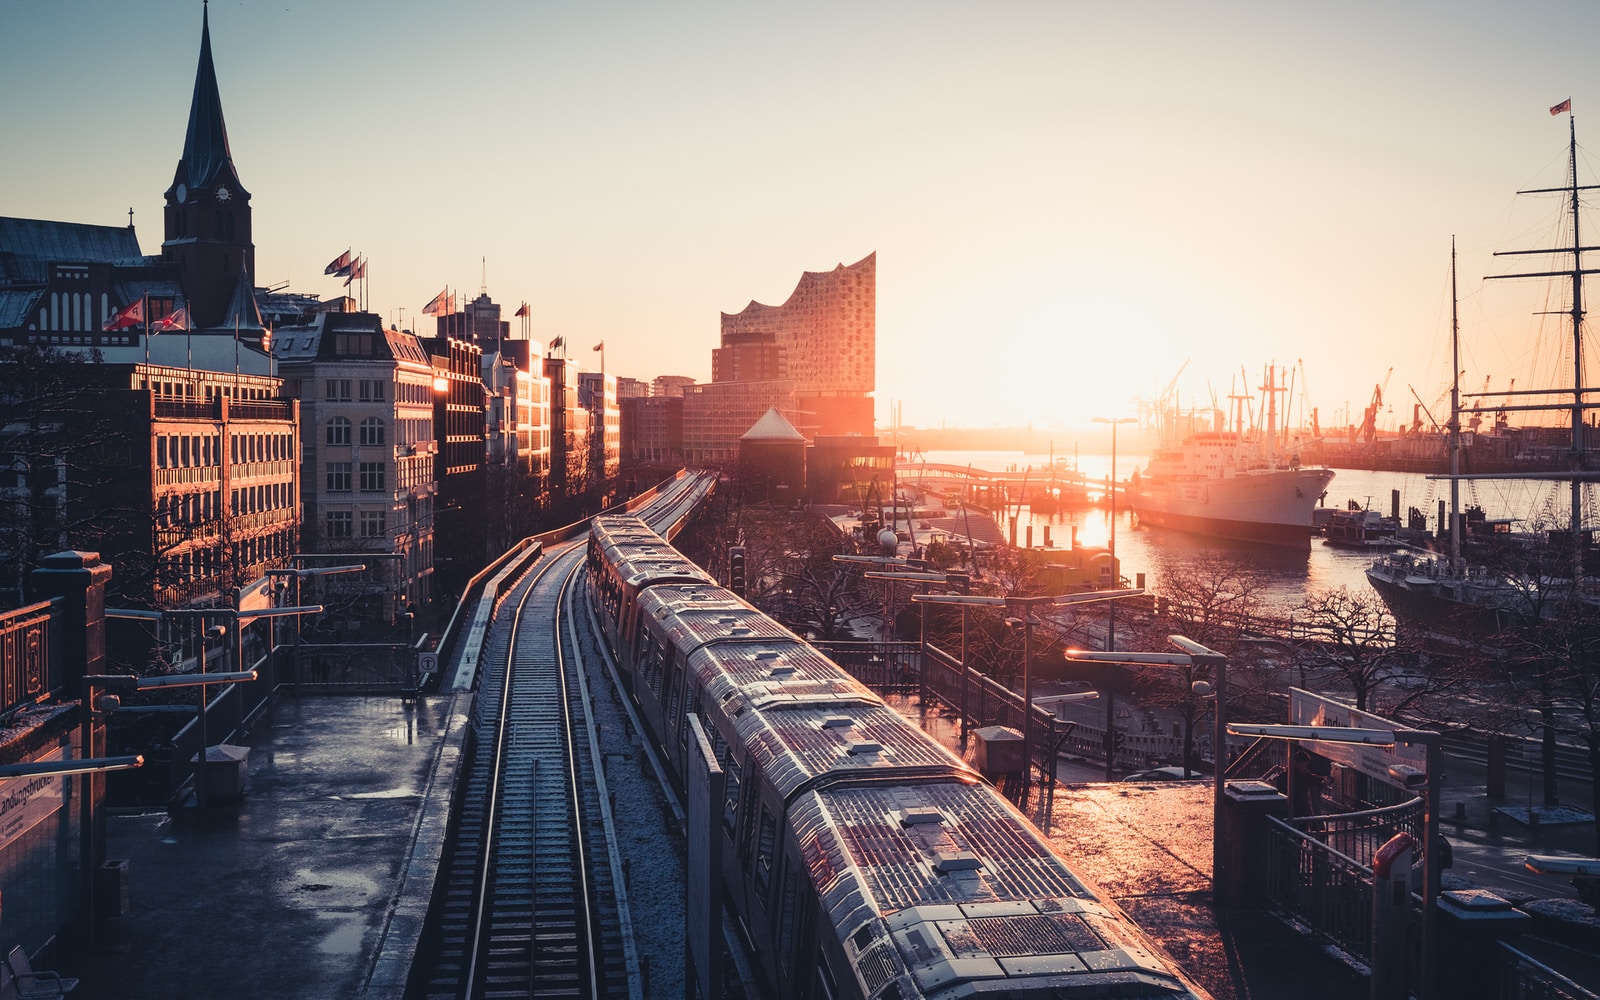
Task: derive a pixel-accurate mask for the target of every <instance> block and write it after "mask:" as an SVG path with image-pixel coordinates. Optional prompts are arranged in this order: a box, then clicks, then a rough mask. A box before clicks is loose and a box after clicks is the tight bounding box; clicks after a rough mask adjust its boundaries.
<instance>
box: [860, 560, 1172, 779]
mask: <svg viewBox="0 0 1600 1000" xmlns="http://www.w3.org/2000/svg"><path fill="white" fill-rule="evenodd" d="M835 558H837V557H835ZM1143 593H1144V591H1143V590H1141V589H1134V590H1097V591H1089V592H1086V593H1081V594H1061V595H1058V596H1055V597H990V596H987V595H977V594H912V595H911V602H912V603H913V604H960V605H967V604H978V605H984V606H987V607H995V608H1005V609H1006V611H1007V613H1008V614H1007V619H1006V621H1007V624H1019V625H1021V626H1022V629H1023V632H1022V649H1023V652H1022V763H1023V779H1024V782H1023V798H1024V800H1026V797H1027V787H1028V785H1029V784H1031V783H1032V781H1033V743H1032V736H1033V623H1034V622H1035V621H1037V618H1036V617H1035V616H1034V614H1033V609H1034V608H1036V607H1042V606H1046V605H1050V606H1055V607H1061V606H1064V605H1069V604H1091V603H1093V602H1095V601H1115V600H1119V599H1121V598H1124V597H1138V596H1139V595H1141V594H1143ZM966 668H967V665H966V662H965V661H963V662H962V664H961V669H962V670H963V671H965V670H966ZM963 683H965V680H964V679H963ZM1051 773H1052V774H1053V773H1055V765H1054V762H1053V761H1052V763H1051Z"/></svg>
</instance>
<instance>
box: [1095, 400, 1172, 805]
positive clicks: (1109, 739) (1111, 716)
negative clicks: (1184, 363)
mask: <svg viewBox="0 0 1600 1000" xmlns="http://www.w3.org/2000/svg"><path fill="white" fill-rule="evenodd" d="M1092 422H1093V423H1097V424H1110V425H1111V484H1110V488H1109V489H1107V490H1106V494H1107V496H1108V497H1109V499H1110V501H1111V515H1110V518H1111V519H1110V524H1109V526H1108V528H1107V532H1106V550H1107V551H1108V552H1109V553H1110V554H1111V574H1112V576H1113V577H1116V579H1113V580H1112V581H1111V582H1112V585H1113V586H1115V585H1116V584H1119V583H1121V582H1122V580H1121V579H1120V578H1121V576H1122V567H1120V566H1119V565H1118V564H1117V425H1118V424H1136V423H1138V422H1139V421H1138V420H1137V419H1136V418H1134V417H1117V418H1116V419H1112V418H1111V417H1094V418H1092ZM1116 648H1117V605H1116V602H1115V601H1113V602H1112V603H1111V605H1110V607H1108V608H1106V650H1107V651H1108V652H1115V651H1116ZM1110 680H1111V681H1112V682H1113V683H1110V684H1107V685H1106V780H1107V781H1114V780H1115V779H1116V777H1117V738H1116V725H1117V723H1116V718H1117V715H1116V708H1117V691H1116V684H1115V681H1116V678H1115V677H1112V678H1110ZM1184 773H1185V774H1187V773H1188V772H1187V771H1186V772H1184Z"/></svg>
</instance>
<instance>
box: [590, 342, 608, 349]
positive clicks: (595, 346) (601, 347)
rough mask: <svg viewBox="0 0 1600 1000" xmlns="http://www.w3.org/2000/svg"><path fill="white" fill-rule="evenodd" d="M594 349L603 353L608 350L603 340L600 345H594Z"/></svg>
mask: <svg viewBox="0 0 1600 1000" xmlns="http://www.w3.org/2000/svg"><path fill="white" fill-rule="evenodd" d="M593 349H594V350H596V351H603V350H605V349H606V342H605V341H603V340H602V341H600V343H598V344H596V345H594V348H593Z"/></svg>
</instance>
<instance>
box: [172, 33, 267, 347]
mask: <svg viewBox="0 0 1600 1000" xmlns="http://www.w3.org/2000/svg"><path fill="white" fill-rule="evenodd" d="M166 199H167V206H166V239H165V240H164V241H163V242H162V244H161V256H162V257H164V258H166V259H167V260H170V261H173V262H175V263H177V264H178V265H179V268H180V270H181V273H182V278H181V280H182V282H183V292H184V297H185V298H186V299H187V300H188V305H189V317H190V320H191V322H192V323H193V325H194V326H195V327H196V328H205V327H215V326H220V325H222V322H223V317H224V315H225V313H226V312H227V309H228V304H229V302H230V301H231V300H232V299H233V295H234V289H235V287H236V285H237V284H238V282H239V272H240V270H241V269H243V271H244V272H245V274H246V275H247V276H248V278H249V281H250V283H251V287H254V284H255V271H256V261H255V256H256V255H255V243H254V242H253V241H252V239H251V235H250V192H248V191H246V190H245V189H244V185H242V184H240V183H239V173H238V171H237V170H235V169H234V166H233V156H232V154H231V153H229V151H228V127H227V125H226V124H225V123H224V122H223V120H222V98H221V97H220V96H219V95H218V93H217V70H216V67H215V66H214V65H213V64H212V61H211V22H210V9H209V7H207V8H206V10H205V12H204V13H202V14H201V20H200V66H199V68H198V69H197V70H196V71H195V78H194V100H193V101H192V103H191V104H190V106H189V132H188V135H186V136H185V137H184V140H183V156H181V157H180V158H179V159H178V169H177V171H176V172H175V173H174V174H173V177H172V186H171V187H169V188H167V193H166Z"/></svg>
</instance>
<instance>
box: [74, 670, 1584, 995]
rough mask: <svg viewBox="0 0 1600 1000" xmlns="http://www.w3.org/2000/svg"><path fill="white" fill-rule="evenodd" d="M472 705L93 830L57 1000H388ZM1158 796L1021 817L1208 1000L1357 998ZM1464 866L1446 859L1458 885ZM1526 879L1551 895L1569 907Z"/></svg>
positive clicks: (350, 734)
mask: <svg viewBox="0 0 1600 1000" xmlns="http://www.w3.org/2000/svg"><path fill="white" fill-rule="evenodd" d="M470 697H471V696H470V694H462V695H434V696H429V697H424V698H423V699H421V700H419V701H417V702H415V703H407V702H403V701H402V700H401V699H399V698H397V697H393V696H389V697H365V696H339V695H318V696H308V697H295V696H292V695H290V696H280V697H279V699H278V700H277V702H276V704H275V705H274V706H273V708H272V709H271V710H270V711H269V712H267V713H265V714H263V715H261V716H260V717H258V718H257V719H255V720H254V721H253V723H252V726H251V728H250V729H249V731H248V733H246V734H245V735H243V736H242V737H239V738H236V739H235V740H234V741H233V742H234V743H236V744H242V745H245V746H248V747H249V748H250V756H249V761H248V772H247V779H246V784H245V792H244V795H243V796H242V797H241V798H238V799H236V800H232V801H226V802H221V801H219V802H214V803H212V804H211V805H210V806H209V807H208V808H206V809H204V810H201V809H198V808H195V807H193V806H190V807H188V808H185V809H182V810H179V811H178V813H177V815H169V814H168V813H167V812H165V811H155V812H149V813H126V812H123V813H114V814H113V815H111V816H110V817H109V818H108V831H109V832H108V846H107V856H108V857H110V858H114V859H126V860H127V861H128V863H129V894H128V898H129V906H128V911H127V913H126V914H125V915H124V916H122V917H121V918H120V919H116V920H113V921H111V922H110V924H109V926H107V927H106V928H105V929H104V930H103V931H102V933H101V935H100V940H99V941H98V942H97V947H96V948H95V950H94V951H93V952H91V953H88V954H86V955H82V956H78V955H77V954H76V950H75V947H74V945H73V943H72V942H63V943H62V947H60V948H59V949H58V953H60V954H63V955H66V956H69V957H70V961H69V960H68V959H62V960H61V961H59V962H57V963H55V964H56V966H57V967H58V970H59V971H61V972H62V973H64V974H67V975H73V976H78V977H80V978H81V979H82V985H80V987H79V988H78V990H77V991H75V992H74V993H73V994H72V997H73V998H74V1000H113V998H117V1000H144V998H166V997H179V996H182V997H224V996H225V997H230V998H238V1000H253V998H263V1000H265V998H269V997H270V998H299V997H304V998H324V997H366V998H377V1000H400V998H401V997H402V995H403V991H404V986H405V975H406V972H407V969H408V968H409V964H410V960H411V955H412V954H413V952H414V951H415V947H416V942H417V940H418V936H419V935H420V931H421V925H422V920H423V917H424V915H425V911H426V905H427V900H428V898H429V897H430V895H431V892H432V882H433V876H434V873H435V870H436V867H437V860H438V852H439V850H440V847H441V845H442V841H443V837H444V831H445V826H446V824H447V822H448V815H449V796H450V786H451V785H452V784H453V780H452V779H453V776H454V774H455V767H456V763H457V760H458V757H459V752H460V746H461V738H462V735H463V733H464V731H465V725H466V717H465V713H466V711H467V709H468V707H469V705H470ZM1174 784H1176V785H1179V786H1181V787H1165V788H1163V787H1155V786H1142V785H1134V784H1116V783H1112V784H1107V783H1083V784H1063V785H1060V786H1058V787H1057V788H1056V790H1055V794H1054V797H1053V800H1052V801H1051V810H1050V812H1049V814H1048V815H1047V816H1046V815H1043V814H1036V815H1034V817H1033V818H1034V820H1035V822H1036V823H1038V824H1039V825H1040V827H1041V828H1042V829H1044V830H1045V831H1046V833H1047V834H1048V835H1049V836H1050V838H1051V839H1052V841H1053V842H1054V843H1055V844H1056V846H1057V848H1058V849H1059V850H1060V851H1061V852H1062V853H1063V855H1064V856H1066V857H1068V858H1069V859H1070V860H1071V863H1072V864H1073V865H1074V867H1076V868H1078V869H1079V870H1081V871H1082V872H1083V874H1084V875H1085V876H1086V877H1087V878H1089V879H1090V880H1091V881H1093V882H1095V883H1097V884H1098V885H1099V886H1100V887H1101V888H1102V889H1104V890H1105V892H1106V893H1107V894H1108V895H1109V896H1110V897H1111V898H1113V899H1115V900H1116V901H1117V902H1118V903H1119V904H1120V905H1121V906H1122V907H1123V908H1124V909H1125V910H1127V911H1128V913H1129V914H1130V915H1131V916H1132V917H1133V918H1134V920H1135V921H1136V922H1138V923H1139V924H1140V925H1141V926H1142V927H1144V928H1145V929H1146V930H1147V931H1148V932H1149V933H1150V934H1151V935H1152V936H1153V937H1155V938H1156V940H1157V941H1158V942H1159V943H1160V944H1161V945H1162V947H1164V948H1165V949H1166V950H1167V951H1168V952H1169V953H1170V954H1171V955H1172V956H1173V957H1174V958H1175V959H1176V960H1177V961H1178V963H1179V964H1180V965H1182V966H1183V967H1184V968H1185V969H1186V970H1187V971H1188V972H1189V973H1190V974H1191V975H1192V976H1193V977H1194V978H1195V979H1196V980H1197V981H1198V982H1199V983H1200V984H1201V985H1202V986H1203V987H1204V988H1206V989H1207V990H1209V991H1210V992H1211V993H1212V995H1213V996H1214V997H1215V998H1217V1000H1246V998H1256V997H1278V996H1295V997H1303V998H1309V1000H1347V998H1348V1000H1357V998H1364V997H1366V996H1367V995H1368V989H1367V984H1366V982H1365V979H1364V977H1363V976H1362V975H1361V973H1360V972H1359V971H1358V970H1356V969H1353V968H1352V967H1351V966H1350V964H1349V963H1348V962H1347V961H1345V960H1344V959H1343V958H1342V957H1341V956H1338V955H1335V954H1332V953H1330V952H1329V951H1327V950H1325V949H1324V948H1323V947H1322V946H1320V945H1318V944H1316V943H1315V942H1313V941H1312V940H1310V939H1309V938H1306V937H1304V936H1302V935H1300V934H1298V933H1296V932H1295V931H1294V930H1293V929H1291V928H1290V927H1288V926H1286V925H1285V924H1283V923H1282V922H1280V921H1278V920H1276V919H1275V918H1273V917H1271V916H1268V915H1263V914H1253V913H1226V912H1219V911H1217V910H1216V909H1215V908H1213V907H1212V906H1211V903H1210V859H1211V786H1210V784H1209V782H1193V783H1189V782H1183V783H1174ZM1445 789H1446V792H1445V796H1446V797H1445V803H1444V810H1443V812H1444V814H1445V821H1444V822H1443V823H1442V824H1441V829H1442V831H1443V832H1444V833H1445V835H1446V836H1448V837H1450V838H1451V839H1452V840H1454V841H1456V842H1457V843H1463V844H1464V842H1465V841H1470V840H1474V839H1476V838H1481V839H1482V840H1484V841H1485V842H1489V841H1491V840H1492V841H1493V842H1494V843H1496V844H1498V846H1499V847H1500V848H1501V849H1503V850H1505V851H1507V852H1517V851H1524V852H1526V851H1529V850H1532V851H1534V852H1538V853H1563V852H1569V851H1570V852H1572V853H1584V841H1585V840H1589V841H1591V842H1592V838H1593V827H1592V825H1582V824H1579V825H1560V826H1551V825H1546V826H1544V827H1542V828H1541V829H1539V830H1537V831H1534V832H1532V833H1530V832H1529V831H1528V830H1527V829H1526V828H1525V827H1523V826H1520V825H1519V824H1517V823H1516V822H1514V821H1511V820H1510V819H1508V818H1506V817H1501V819H1499V820H1495V819H1494V818H1493V815H1494V814H1493V808H1494V807H1493V806H1492V805H1491V804H1489V803H1488V801H1487V800H1486V798H1485V796H1484V794H1483V789H1482V786H1481V784H1479V783H1477V782H1475V780H1474V779H1473V777H1472V775H1471V773H1470V771H1468V770H1467V769H1465V768H1463V767H1461V766H1458V765H1455V764H1452V765H1451V770H1450V777H1449V778H1448V779H1447V781H1446V783H1445ZM1039 798H1042V797H1039V796H1036V799H1035V801H1036V802H1037V801H1038V799H1039ZM1190 799H1193V801H1192V802H1191V801H1189V800H1190ZM1456 801H1460V802H1462V803H1463V808H1464V810H1465V819H1464V820H1463V822H1462V823H1461V824H1459V826H1458V825H1457V824H1456V823H1455V822H1453V817H1454V814H1455V811H1454V810H1455V807H1454V803H1455V802H1456ZM1491 826H1492V827H1493V830H1492V831H1491ZM1458 838H1459V839H1458ZM1464 846H1465V845H1464ZM1470 853H1471V852H1470V849H1462V848H1458V852H1457V860H1456V864H1457V872H1458V873H1461V874H1465V872H1462V868H1463V867H1465V866H1466V865H1467V864H1470V861H1464V860H1463V859H1464V856H1470ZM1532 877H1533V878H1535V879H1537V878H1540V877H1538V876H1532ZM1544 878H1545V879H1546V880H1547V884H1548V888H1549V890H1550V895H1560V894H1563V893H1570V889H1568V888H1567V886H1566V885H1565V882H1564V880H1561V879H1559V878H1556V877H1553V876H1549V877H1544ZM1448 879H1449V874H1448V873H1447V888H1448V887H1449V882H1448ZM1537 888H1538V884H1537V883H1533V884H1530V891H1529V893H1528V894H1529V895H1536V894H1537ZM654 995H656V996H672V997H679V996H681V995H682V984H681V983H667V982H657V983H656V984H655V990H654Z"/></svg>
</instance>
